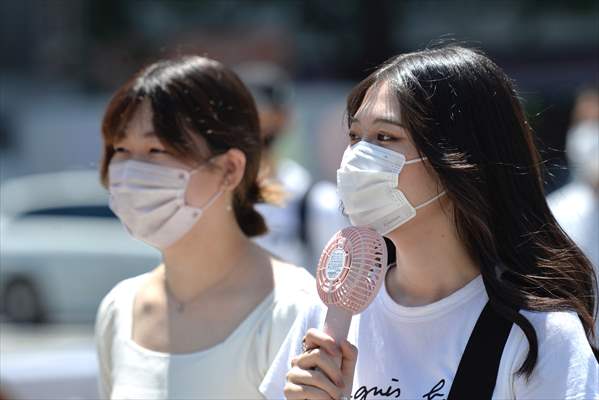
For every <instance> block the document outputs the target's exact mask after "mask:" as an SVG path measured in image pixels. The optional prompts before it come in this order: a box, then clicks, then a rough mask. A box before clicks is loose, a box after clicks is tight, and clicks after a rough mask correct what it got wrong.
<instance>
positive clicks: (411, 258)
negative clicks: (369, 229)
mask: <svg viewBox="0 0 599 400" xmlns="http://www.w3.org/2000/svg"><path fill="white" fill-rule="evenodd" d="M425 212H426V213H427V215H424V213H425ZM419 213H422V214H421V215H417V217H416V218H418V217H420V218H419V220H416V218H415V219H414V220H412V221H410V222H408V223H406V224H405V225H403V226H402V227H400V228H399V229H397V230H396V231H394V232H392V233H391V234H390V235H389V238H390V239H391V240H392V241H393V243H394V244H395V248H396V254H397V266H396V267H395V268H392V269H390V270H389V272H388V273H387V277H386V285H387V290H388V292H389V295H390V296H391V297H392V298H393V300H395V301H396V302H397V303H399V304H401V305H405V306H420V305H425V304H430V303H433V302H435V301H438V300H440V299H442V298H444V297H447V296H448V295H450V294H451V293H453V292H455V291H456V290H458V289H460V288H462V287H463V286H465V285H466V284H467V283H468V282H470V281H471V280H472V279H474V278H475V277H476V276H478V275H479V274H480V268H479V266H478V265H476V264H475V263H474V261H473V260H472V258H471V257H470V255H469V254H468V252H467V249H466V247H465V246H464V245H463V243H462V241H461V240H460V239H459V238H458V235H457V232H456V231H455V229H454V228H453V225H452V223H451V220H450V218H451V217H450V216H449V215H447V214H445V213H443V211H442V209H441V207H440V206H439V204H438V203H437V202H435V203H433V204H431V206H430V208H429V207H426V208H425V209H423V210H422V211H419Z"/></svg>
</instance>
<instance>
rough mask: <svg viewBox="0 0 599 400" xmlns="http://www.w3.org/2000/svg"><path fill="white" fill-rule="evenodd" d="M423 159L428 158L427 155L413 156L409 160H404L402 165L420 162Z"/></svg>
mask: <svg viewBox="0 0 599 400" xmlns="http://www.w3.org/2000/svg"><path fill="white" fill-rule="evenodd" d="M424 160H428V157H422V158H413V159H411V160H409V161H404V163H403V164H404V165H410V164H416V163H418V162H422V161H424Z"/></svg>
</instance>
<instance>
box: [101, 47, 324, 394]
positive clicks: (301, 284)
mask: <svg viewBox="0 0 599 400" xmlns="http://www.w3.org/2000/svg"><path fill="white" fill-rule="evenodd" d="M102 134H103V140H104V154H103V160H102V164H101V179H102V182H103V183H104V185H105V186H106V187H107V188H108V189H109V191H110V206H111V208H112V210H113V211H114V212H115V213H116V215H117V216H118V217H119V218H120V219H121V221H122V223H123V225H124V227H125V228H126V229H127V231H128V232H129V233H130V234H131V235H132V236H133V237H135V238H137V239H139V240H142V241H144V242H146V243H147V244H149V245H151V246H153V247H156V248H157V249H158V250H160V252H161V253H162V257H163V262H162V263H161V264H160V265H159V266H157V267H156V268H154V269H153V270H152V271H150V272H148V273H145V274H142V275H140V276H136V277H133V278H130V279H126V280H124V281H122V282H120V283H118V284H117V285H116V287H114V288H113V289H112V291H110V293H108V294H107V295H106V297H105V298H104V299H103V301H102V303H101V305H100V308H99V310H98V314H97V320H96V341H97V351H98V356H99V363H100V391H101V397H102V398H144V399H170V398H206V399H219V398H226V399H234V398H238V399H255V398H259V397H260V393H259V392H258V385H259V384H260V382H261V380H262V378H263V376H264V374H265V372H266V370H267V368H268V366H269V365H270V362H271V360H272V359H273V357H274V355H275V354H276V352H277V350H278V348H279V346H280V344H281V342H282V341H283V339H284V337H285V335H286V333H287V331H288V329H289V327H290V325H291V323H292V321H293V319H294V318H295V316H296V312H297V305H296V304H297V302H301V299H302V296H303V295H305V294H308V293H309V292H311V291H312V290H313V287H314V281H313V278H312V277H311V276H310V275H309V274H308V273H307V272H306V271H305V270H304V269H302V268H298V267H296V266H293V265H291V264H286V263H284V262H282V261H280V260H278V259H276V258H275V257H273V256H272V255H271V254H270V253H268V252H267V251H265V250H264V249H262V248H261V247H260V246H258V245H256V244H255V243H254V242H253V241H252V240H251V238H253V237H255V236H257V235H261V234H264V233H265V232H266V231H267V226H266V224H265V221H264V219H263V217H262V216H261V215H260V213H258V212H257V211H256V209H255V205H256V204H257V203H260V202H263V201H269V200H275V197H276V191H274V190H273V189H272V188H269V187H268V186H267V185H265V184H263V183H262V182H261V181H260V180H259V179H258V171H259V167H260V156H261V152H262V146H261V142H260V137H259V122H258V114H257V111H256V107H255V104H254V100H253V99H252V97H251V94H250V93H249V91H248V90H247V88H246V87H245V86H244V84H243V83H242V82H241V81H240V80H239V78H238V77H237V75H236V74H235V73H233V72H232V71H231V70H230V69H228V68H227V67H225V66H224V65H222V64H221V63H219V62H217V61H214V60H211V59H208V58H204V57H199V56H186V57H180V58H176V59H172V60H162V61H158V62H156V63H154V64H151V65H149V66H147V67H145V68H143V69H142V70H141V71H140V72H138V73H137V74H135V75H134V76H133V77H132V78H131V79H130V80H128V81H127V82H126V83H125V84H124V85H123V86H121V87H120V88H119V89H118V90H117V92H116V94H115V95H114V96H113V97H112V99H111V101H110V103H109V105H108V107H107V110H106V113H105V115H104V119H103V122H102Z"/></svg>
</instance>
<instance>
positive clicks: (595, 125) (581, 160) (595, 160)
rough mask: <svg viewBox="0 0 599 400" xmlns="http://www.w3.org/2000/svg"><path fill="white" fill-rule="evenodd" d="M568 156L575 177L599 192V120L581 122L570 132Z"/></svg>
mask: <svg viewBox="0 0 599 400" xmlns="http://www.w3.org/2000/svg"><path fill="white" fill-rule="evenodd" d="M566 156H567V157H568V163H569V164H570V168H571V170H572V173H573V175H574V177H575V178H576V179H578V180H579V181H582V182H584V183H586V184H588V185H590V186H592V187H593V188H595V189H596V190H599V120H588V121H585V122H581V123H579V124H577V125H575V126H574V127H572V128H571V129H570V130H569V131H568V135H567V136H566Z"/></svg>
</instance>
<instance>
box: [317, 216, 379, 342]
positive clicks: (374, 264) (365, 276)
mask: <svg viewBox="0 0 599 400" xmlns="http://www.w3.org/2000/svg"><path fill="white" fill-rule="evenodd" d="M386 270H387V247H386V245H385V240H384V239H383V237H382V236H381V235H379V234H378V233H377V232H376V231H375V230H374V229H371V228H358V227H348V228H345V229H342V230H340V231H339V232H337V233H336V234H335V235H334V236H333V237H332V238H331V240H329V243H327V245H326V246H325V248H324V250H323V251H322V254H321V256H320V261H319V262H318V268H317V270H316V287H317V289H318V294H319V296H320V298H321V299H322V301H323V302H324V303H325V304H326V305H327V306H328V311H327V315H326V318H325V322H324V331H325V333H327V334H328V335H330V336H331V337H332V338H333V339H335V341H336V342H337V343H339V342H340V340H342V339H345V338H346V337H347V333H348V331H349V325H350V323H351V318H352V316H353V315H354V314H358V313H360V312H362V311H363V310H364V309H365V308H366V307H368V305H369V304H370V302H371V301H372V300H373V299H374V298H375V296H376V294H377V292H378V290H379V289H380V287H381V284H382V283H383V279H385V271H386Z"/></svg>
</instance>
